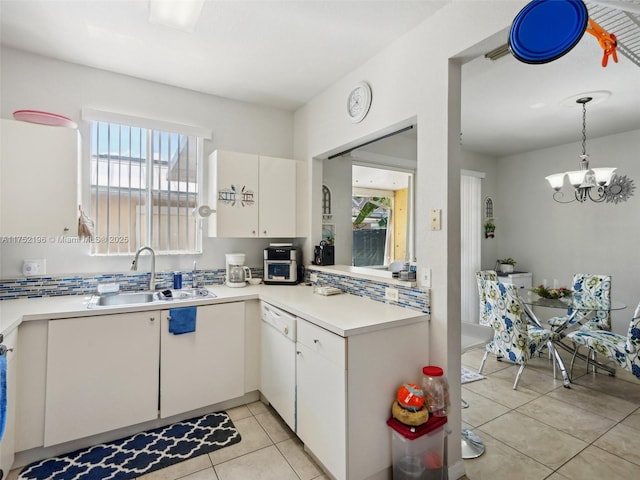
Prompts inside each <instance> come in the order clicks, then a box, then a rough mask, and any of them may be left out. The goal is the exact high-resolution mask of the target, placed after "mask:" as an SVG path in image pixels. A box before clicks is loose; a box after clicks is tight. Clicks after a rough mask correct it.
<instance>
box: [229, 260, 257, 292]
mask: <svg viewBox="0 0 640 480" xmlns="http://www.w3.org/2000/svg"><path fill="white" fill-rule="evenodd" d="M245 261H246V255H245V254H244V253H227V254H226V255H225V267H226V275H225V282H224V284H225V285H226V286H227V287H232V288H237V287H246V286H247V280H249V279H250V278H251V270H250V269H249V267H246V266H245V265H244V264H245Z"/></svg>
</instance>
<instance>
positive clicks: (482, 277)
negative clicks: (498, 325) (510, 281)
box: [476, 270, 498, 327]
mask: <svg viewBox="0 0 640 480" xmlns="http://www.w3.org/2000/svg"><path fill="white" fill-rule="evenodd" d="M487 280H491V281H493V282H497V281H498V274H497V273H496V271H495V270H482V271H480V272H476V282H477V283H478V297H479V298H480V325H486V326H488V327H490V326H491V319H490V318H489V316H488V315H487V295H486V293H485V291H486V283H487Z"/></svg>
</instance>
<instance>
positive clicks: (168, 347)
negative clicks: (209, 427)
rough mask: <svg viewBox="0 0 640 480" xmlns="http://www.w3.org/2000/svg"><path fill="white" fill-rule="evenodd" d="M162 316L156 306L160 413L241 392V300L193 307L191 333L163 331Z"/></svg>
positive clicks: (180, 410)
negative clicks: (194, 321)
mask: <svg viewBox="0 0 640 480" xmlns="http://www.w3.org/2000/svg"><path fill="white" fill-rule="evenodd" d="M168 317H169V311H168V310H165V311H162V315H161V318H162V328H161V336H160V352H161V353H160V416H161V417H162V418H165V417H170V416H172V415H176V414H179V413H183V412H188V411H190V410H195V409H197V408H201V407H206V406H208V405H213V404H215V403H219V402H222V401H224V400H229V399H231V398H237V397H241V396H242V395H244V393H245V389H244V383H245V381H244V377H245V371H244V341H245V340H244V335H245V331H244V323H245V320H244V303H243V302H235V303H225V304H220V305H205V306H202V307H198V310H197V316H196V331H195V332H194V333H186V334H183V335H173V334H172V333H169V320H168Z"/></svg>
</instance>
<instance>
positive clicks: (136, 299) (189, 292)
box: [87, 288, 216, 308]
mask: <svg viewBox="0 0 640 480" xmlns="http://www.w3.org/2000/svg"><path fill="white" fill-rule="evenodd" d="M215 297H216V295H215V294H214V293H211V292H210V291H209V290H207V289H206V288H185V289H179V290H175V289H166V290H159V291H157V292H126V293H114V294H106V295H94V296H93V297H91V300H89V304H88V305H87V308H97V307H114V306H124V305H138V304H144V303H152V302H156V303H171V302H176V301H180V300H191V299H197V298H215Z"/></svg>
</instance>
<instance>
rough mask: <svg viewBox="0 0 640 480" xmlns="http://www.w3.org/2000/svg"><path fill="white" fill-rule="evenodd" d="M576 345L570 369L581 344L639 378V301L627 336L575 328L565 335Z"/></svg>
mask: <svg viewBox="0 0 640 480" xmlns="http://www.w3.org/2000/svg"><path fill="white" fill-rule="evenodd" d="M565 338H567V339H569V340H571V341H572V342H573V343H574V345H575V346H576V350H575V352H574V355H573V359H572V360H571V370H573V361H574V360H575V356H576V353H577V352H578V349H577V347H578V346H579V345H583V346H586V347H588V348H589V349H590V350H591V351H592V352H595V353H598V354H601V355H605V356H607V357H608V358H610V359H611V360H613V361H614V362H615V363H617V364H618V365H620V366H621V367H622V368H624V369H625V370H629V371H630V372H631V373H632V374H633V375H635V376H636V377H638V378H640V303H639V304H638V306H637V307H636V309H635V311H634V312H633V317H632V318H631V322H629V330H628V333H627V336H626V337H625V336H623V335H619V334H617V333H613V332H607V331H605V330H581V329H578V330H575V331H573V332H570V333H568V334H567V335H566V337H565Z"/></svg>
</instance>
